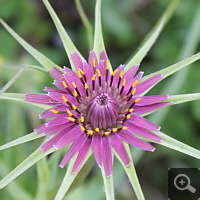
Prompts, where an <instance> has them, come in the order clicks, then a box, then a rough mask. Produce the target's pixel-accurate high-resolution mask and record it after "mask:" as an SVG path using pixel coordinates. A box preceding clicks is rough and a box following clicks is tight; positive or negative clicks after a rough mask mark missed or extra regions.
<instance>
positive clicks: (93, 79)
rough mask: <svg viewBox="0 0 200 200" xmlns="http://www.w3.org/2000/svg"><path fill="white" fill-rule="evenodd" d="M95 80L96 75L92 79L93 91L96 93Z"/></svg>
mask: <svg viewBox="0 0 200 200" xmlns="http://www.w3.org/2000/svg"><path fill="white" fill-rule="evenodd" d="M95 78H96V75H95V74H94V75H93V77H92V89H93V91H94V88H95Z"/></svg>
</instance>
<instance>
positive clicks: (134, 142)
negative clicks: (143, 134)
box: [118, 130, 155, 152]
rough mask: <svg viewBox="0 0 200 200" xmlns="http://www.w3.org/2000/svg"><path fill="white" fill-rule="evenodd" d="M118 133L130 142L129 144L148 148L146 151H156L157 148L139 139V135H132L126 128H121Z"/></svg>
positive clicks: (144, 148)
mask: <svg viewBox="0 0 200 200" xmlns="http://www.w3.org/2000/svg"><path fill="white" fill-rule="evenodd" d="M118 135H119V136H120V137H121V138H122V139H123V140H124V141H125V142H128V143H129V144H131V145H133V146H135V147H138V148H140V149H143V150H146V151H152V152H153V151H154V150H155V148H154V147H153V146H152V145H150V144H149V143H147V142H144V141H142V140H140V139H138V138H137V137H135V136H134V135H132V134H131V133H129V132H128V131H126V130H121V131H120V132H119V133H118Z"/></svg>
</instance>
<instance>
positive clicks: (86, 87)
mask: <svg viewBox="0 0 200 200" xmlns="http://www.w3.org/2000/svg"><path fill="white" fill-rule="evenodd" d="M85 92H86V95H87V97H88V83H85Z"/></svg>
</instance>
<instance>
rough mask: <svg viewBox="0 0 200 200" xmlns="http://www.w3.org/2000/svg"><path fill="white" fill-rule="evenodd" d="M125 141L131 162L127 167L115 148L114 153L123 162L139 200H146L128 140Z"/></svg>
mask: <svg viewBox="0 0 200 200" xmlns="http://www.w3.org/2000/svg"><path fill="white" fill-rule="evenodd" d="M123 143H124V146H125V149H126V151H127V153H128V156H129V159H130V161H131V164H130V165H129V166H128V167H127V166H126V165H125V164H124V162H123V161H122V159H121V158H120V156H119V155H118V154H117V152H116V151H115V150H113V151H114V154H115V156H116V157H117V159H118V160H119V161H120V162H121V164H122V166H123V167H124V169H125V171H126V174H127V176H128V178H129V179H130V182H131V185H132V187H133V189H134V191H135V194H136V196H137V199H138V200H145V198H144V195H143V192H142V189H141V186H140V183H139V180H138V177H137V174H136V171H135V167H134V164H133V160H132V156H131V151H130V148H129V145H128V144H127V143H126V142H123Z"/></svg>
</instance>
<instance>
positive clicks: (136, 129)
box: [124, 121, 162, 142]
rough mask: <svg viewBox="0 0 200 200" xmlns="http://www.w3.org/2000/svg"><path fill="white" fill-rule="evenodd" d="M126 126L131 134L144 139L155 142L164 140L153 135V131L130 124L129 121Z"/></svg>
mask: <svg viewBox="0 0 200 200" xmlns="http://www.w3.org/2000/svg"><path fill="white" fill-rule="evenodd" d="M124 126H127V127H128V128H127V130H128V131H130V132H131V133H135V134H138V135H141V136H143V137H146V138H149V139H151V140H155V141H159V142H161V141H162V138H160V137H159V136H157V135H156V134H155V133H152V132H151V131H149V130H147V129H145V128H142V127H138V126H136V125H134V124H132V123H130V122H129V121H126V122H125V123H124Z"/></svg>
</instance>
